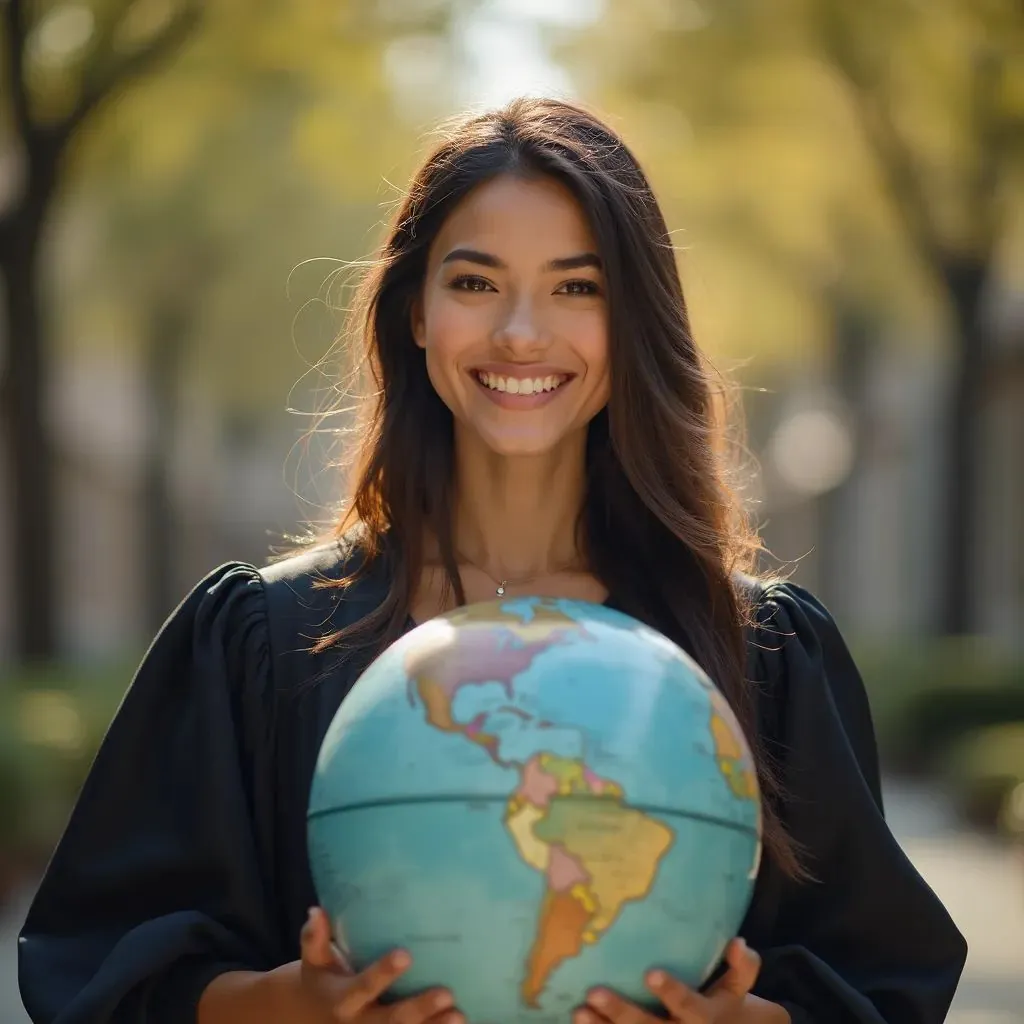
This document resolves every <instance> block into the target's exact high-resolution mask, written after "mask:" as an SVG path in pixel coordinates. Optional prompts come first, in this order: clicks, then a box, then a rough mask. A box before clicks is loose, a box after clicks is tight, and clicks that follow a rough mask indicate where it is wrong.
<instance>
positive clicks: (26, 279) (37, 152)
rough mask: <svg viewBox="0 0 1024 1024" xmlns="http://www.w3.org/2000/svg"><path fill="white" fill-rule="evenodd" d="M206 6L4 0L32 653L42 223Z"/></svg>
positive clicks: (18, 607)
mask: <svg viewBox="0 0 1024 1024" xmlns="http://www.w3.org/2000/svg"><path fill="white" fill-rule="evenodd" d="M200 8H201V4H200V3H199V2H198V0H194V2H182V3H180V4H178V5H170V4H157V3H149V2H143V0H140V2H135V3H128V2H124V0H122V2H108V3H98V2H97V3H94V4H92V5H91V6H87V5H85V4H72V3H35V4H32V3H29V2H27V0H5V3H4V6H3V23H2V30H3V47H2V50H0V52H2V55H3V56H2V60H3V65H2V68H0V73H2V75H3V81H4V82H5V88H4V90H3V91H4V95H5V96H6V97H7V101H6V103H5V107H6V109H5V110H3V112H2V114H0V116H2V117H3V121H2V122H0V126H2V130H3V136H0V147H2V150H0V152H2V155H3V163H4V166H5V169H6V170H7V174H8V175H9V176H10V177H11V178H12V179H13V180H10V181H7V182H4V185H5V186H6V189H5V191H7V192H8V194H9V197H5V198H7V202H6V203H5V204H4V205H3V206H2V208H0V273H2V275H3V281H4V310H5V322H4V324H3V329H2V337H3V339H4V344H5V358H4V365H3V373H2V377H0V411H2V416H3V433H4V444H5V448H6V451H5V459H4V465H5V467H6V469H7V481H6V483H5V488H4V489H5V493H6V498H7V500H8V501H9V503H10V509H11V513H10V522H11V527H10V533H9V537H8V540H7V546H8V550H9V552H10V558H11V561H12V564H13V567H14V570H13V579H12V581H11V593H12V600H11V603H12V606H13V608H14V614H15V617H16V621H15V628H14V636H15V642H16V644H17V647H18V650H17V654H18V655H19V656H20V657H21V658H23V659H26V660H27V659H36V658H45V657H49V656H52V655H53V654H54V653H55V645H56V606H55V602H54V599H53V595H54V593H56V590H57V576H56V567H55V564H54V541H55V537H54V497H53V491H54V481H53V459H52V439H51V438H50V437H49V433H48V429H47V421H46V415H45V409H44V406H45V398H46V391H47V384H48V382H49V369H50V367H49V353H48V350H47V345H46V341H45V324H44V317H43V312H42V308H41V305H42V294H41V260H40V258H41V250H42V239H43V232H44V230H45V228H46V226H47V219H48V216H49V213H50V210H51V207H52V205H53V203H54V200H55V198H56V196H57V193H58V190H59V186H60V178H61V170H62V165H63V162H64V158H65V156H66V153H67V151H68V149H69V147H70V145H71V143H72V141H73V140H74V138H75V137H76V135H78V134H79V133H80V132H81V131H82V130H83V128H84V126H85V125H86V124H87V122H88V121H89V119H90V118H91V117H92V116H93V114H94V111H95V110H96V109H97V107H98V106H99V105H100V104H101V103H102V102H103V101H104V100H105V99H106V98H107V97H109V96H110V95H111V94H112V93H114V92H115V91H116V90H118V89H120V88H122V87H124V86H125V85H126V84H127V83H128V82H129V81H131V80H133V79H135V78H137V77H139V76H140V75H141V74H143V73H145V72H146V71H147V70H149V69H151V68H152V67H154V66H155V65H157V64H158V63H159V62H160V61H161V60H162V59H164V58H165V57H166V56H167V55H168V54H170V53H172V52H173V51H175V50H176V49H178V48H179V47H180V46H181V45H182V43H183V41H184V40H185V39H186V38H187V37H188V36H189V35H190V34H191V33H192V31H193V30H194V29H195V27H196V24H197V22H198V19H199V12H200Z"/></svg>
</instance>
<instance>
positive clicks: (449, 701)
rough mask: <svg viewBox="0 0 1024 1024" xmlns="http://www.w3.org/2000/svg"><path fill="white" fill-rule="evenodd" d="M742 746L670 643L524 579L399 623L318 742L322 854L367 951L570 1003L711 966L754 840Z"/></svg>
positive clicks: (477, 984) (747, 888)
mask: <svg viewBox="0 0 1024 1024" xmlns="http://www.w3.org/2000/svg"><path fill="white" fill-rule="evenodd" d="M760 836H761V810H760V797H759V792H758V787H757V781H756V775H755V772H754V766H753V762H752V759H751V755H750V751H749V749H748V746H747V743H746V741H745V739H744V737H743V734H742V732H741V731H740V728H739V726H738V724H737V721H736V719H735V717H734V716H733V713H732V711H731V709H730V707H729V705H728V704H727V702H726V700H725V698H724V697H723V696H722V695H721V693H720V692H719V691H718V690H717V689H716V688H715V687H714V686H713V685H712V683H711V681H710V680H709V679H708V677H707V676H706V675H705V674H704V673H703V672H702V671H701V669H700V668H699V667H698V666H697V665H696V664H695V663H694V661H693V660H692V659H691V658H690V657H688V656H687V655H686V654H685V653H684V652H683V651H682V650H681V649H680V648H679V647H678V646H676V645H675V644H674V643H672V642H671V641H670V640H668V639H667V638H666V637H665V636H663V635H662V634H660V633H658V632H657V631H655V630H653V629H650V628H648V627H647V626H645V625H643V624H642V623H640V622H638V621H636V620H635V619H633V618H630V617H629V616H626V615H623V614H621V613H619V612H617V611H614V610H612V609H610V608H607V607H605V606H603V605H593V604H588V603H583V602H576V601H567V600H555V599H550V598H515V599H505V600H501V601H495V602H488V603H484V604H476V605H470V606H466V607H462V608H459V609H457V610H455V611H453V612H451V613H450V614H447V615H443V616H440V617H439V618H436V619H433V620H431V621H429V622H426V623H424V624H423V625H420V626H418V627H417V628H415V629H413V630H411V631H410V632H408V633H407V634H406V635H405V636H403V637H402V638H401V639H399V640H398V641H397V642H396V643H394V644H393V645H392V646H390V647H389V648H388V649H387V650H385V651H384V652H383V653H382V654H381V655H380V656H379V657H378V658H377V659H376V660H375V661H374V662H373V663H372V664H371V665H370V666H369V668H368V669H367V670H366V671H365V672H364V673H363V674H362V676H361V677H360V678H359V679H358V681H357V682H356V684H355V686H354V687H353V689H352V690H351V692H350V693H349V695H348V696H347V697H346V699H345V700H344V702H343V703H342V705H341V706H340V708H339V709H338V711H337V713H336V715H335V717H334V720H333V721H332V723H331V725H330V727H329V729H328V731H327V733H326V735H325V737H324V741H323V744H322V746H321V749H320V753H319V758H318V761H317V766H316V771H315V775H314V779H313V784H312V788H311V792H310V800H309V816H308V841H309V855H310V866H311V871H312V875H313V880H314V883H315V886H316V889H317V894H318V897H319V899H320V901H321V904H322V905H323V907H324V908H325V910H326V911H327V914H328V916H329V917H330V919H331V922H332V927H333V930H334V935H335V939H336V942H337V944H338V945H339V947H340V948H341V949H342V951H343V952H344V953H345V954H346V955H347V957H348V958H349V960H350V961H351V962H352V964H353V966H354V967H355V968H356V969H361V968H362V967H364V966H366V965H368V964H369V963H371V962H372V961H374V960H375V959H377V958H378V957H380V956H382V955H384V954H385V953H386V952H388V951H389V950H392V949H395V948H398V947H402V948H405V949H408V950H409V952H410V953H411V954H412V958H413V964H412V967H411V969H410V970H409V971H408V972H407V973H406V974H405V975H403V977H402V978H401V979H400V982H399V984H398V985H397V986H395V988H394V989H393V992H392V995H393V996H394V997H396V998H397V997H402V996H405V995H411V994H413V993H414V992H417V991H421V990H423V989H425V988H428V987H430V986H433V985H445V986H448V987H450V988H451V989H452V991H453V993H454V995H455V999H456V1002H457V1004H458V1006H459V1008H460V1009H461V1010H462V1011H463V1012H464V1013H465V1015H466V1017H467V1018H468V1020H470V1021H472V1022H473V1024H488V1022H490V1024H519V1022H522V1024H527V1022H532V1024H539V1022H547V1021H551V1022H554V1021H558V1022H560V1024H564V1022H565V1021H567V1020H569V1019H570V1014H571V1011H572V1009H573V1007H575V1006H577V1005H579V1003H580V1002H582V1000H583V998H584V996H585V994H586V992H587V990H588V989H589V988H590V987H592V986H594V985H602V986H608V987H611V988H613V989H616V990H618V991H619V992H621V993H622V994H623V995H625V996H626V997H627V998H630V999H632V1000H634V1001H636V1002H639V1003H640V1004H641V1005H643V1006H647V1007H650V1008H653V1005H652V997H651V995H650V993H649V992H648V991H647V989H646V988H645V987H644V983H643V979H644V975H645V973H646V972H647V971H649V970H650V969H652V968H655V967H660V968H663V969H665V970H667V971H669V972H671V973H672V974H673V975H675V976H676V977H678V978H680V979H681V980H683V981H684V982H686V983H687V984H690V985H693V986H697V985H700V984H702V983H703V982H704V981H705V980H706V979H707V978H708V976H709V975H710V974H711V973H712V972H713V971H714V969H715V967H716V966H717V965H718V964H719V962H720V960H721V956H722V953H723V951H724V948H725V946H726V944H727V943H728V941H729V940H730V939H731V938H733V937H734V936H735V935H736V932H737V929H738V927H739V925H740V923H741V921H742V919H743V916H744V914H745V912H746V909H747V906H748V903H749V900H750V897H751V891H752V886H753V881H754V878H755V875H756V873H757V868H758V862H759V857H760V850H761V839H760Z"/></svg>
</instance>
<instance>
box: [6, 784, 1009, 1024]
mask: <svg viewBox="0 0 1024 1024" xmlns="http://www.w3.org/2000/svg"><path fill="white" fill-rule="evenodd" d="M887 801H888V814H889V821H890V824H891V826H892V829H893V831H894V832H895V834H896V836H897V838H898V839H899V840H900V842H901V843H902V844H903V847H904V849H905V850H906V851H907V854H908V856H909V857H910V858H911V859H912V860H913V861H914V863H915V864H916V865H917V868H918V870H919V871H920V872H921V873H922V874H923V875H924V876H925V878H926V879H927V880H928V882H929V883H930V884H931V886H932V888H934V889H935V891H936V892H937V893H938V894H939V896H940V897H941V898H942V900H943V901H944V902H945V904H946V906H947V907H948V908H949V912H950V913H951V914H952V915H953V918H954V919H955V920H956V922H957V924H958V925H959V926H960V928H961V930H962V931H963V932H964V934H965V935H966V936H967V940H968V942H969V943H970V946H971V953H970V957H969V959H968V961H967V970H966V972H965V973H964V978H963V982H962V983H961V986H960V990H959V992H958V993H957V998H956V1002H955V1004H954V1007H953V1010H952V1012H951V1013H950V1015H949V1017H948V1018H947V1024H1024V856H1021V855H1020V854H1019V853H1017V852H1015V851H1013V850H1010V849H1009V848H1007V847H1006V846H1003V845H1001V844H998V843H995V842H993V841H991V840H989V839H986V838H984V837H982V836H978V835H974V834H972V833H965V832H963V831H962V830H961V829H960V828H959V827H958V825H957V822H956V821H955V820H954V819H953V818H952V816H951V815H950V813H949V810H948V808H947V807H946V805H945V804H944V802H943V801H942V799H941V797H940V796H938V795H937V794H936V793H935V792H934V791H932V790H931V789H929V788H927V787H914V786H907V785H905V784H902V783H901V784H898V785H890V786H889V787H888V793H887ZM27 898H28V897H27V894H26V897H25V901H24V902H23V904H22V905H21V906H19V907H17V908H14V909H13V910H11V911H9V912H8V913H7V914H6V915H5V916H2V917H0V1024H28V1016H27V1014H26V1013H25V1012H24V1010H23V1009H22V1008H21V1002H20V1000H19V999H18V995H17V991H18V989H17V977H16V970H15V935H16V932H17V928H18V925H19V923H20V921H21V918H22V916H23V914H24V910H25V905H26V904H27Z"/></svg>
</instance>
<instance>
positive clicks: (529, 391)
mask: <svg viewBox="0 0 1024 1024" xmlns="http://www.w3.org/2000/svg"><path fill="white" fill-rule="evenodd" d="M475 376H476V379H477V381H479V383H480V384H482V385H483V386H484V387H485V388H487V389H488V390H489V391H503V392H505V393H506V394H509V395H539V394H543V393H545V392H548V391H555V390H557V389H558V388H560V387H561V386H562V385H563V384H564V383H565V382H566V381H567V380H569V377H570V375H569V374H567V373H556V374H548V375H547V376H545V377H508V376H505V375H504V374H500V373H489V372H487V371H486V370H476V371H475Z"/></svg>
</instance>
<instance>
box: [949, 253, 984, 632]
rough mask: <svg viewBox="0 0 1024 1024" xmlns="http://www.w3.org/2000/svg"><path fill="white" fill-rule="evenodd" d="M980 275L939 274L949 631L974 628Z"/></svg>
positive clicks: (970, 271)
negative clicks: (949, 342)
mask: <svg viewBox="0 0 1024 1024" xmlns="http://www.w3.org/2000/svg"><path fill="white" fill-rule="evenodd" d="M986 277H987V267H986V266H985V265H984V264H983V263H982V262H980V261H965V262H963V263H961V264H957V265H952V266H950V267H948V268H947V269H946V272H945V279H946V283H947V287H948V289H949V295H950V298H951V301H952V304H953V313H954V324H955V330H956V336H955V338H954V345H955V349H954V356H953V359H954V364H953V375H952V376H953V380H952V392H951V394H950V404H949V411H948V416H947V420H946V431H947V437H946V458H945V462H946V471H945V480H944V481H943V489H944V491H945V494H944V498H945V500H944V505H945V508H944V513H945V532H944V536H943V541H942V551H941V552H940V554H941V556H942V559H943V565H944V567H945V571H944V577H943V594H942V618H941V623H940V624H941V627H942V631H943V632H944V633H946V634H950V635H957V634H963V633H968V632H970V631H971V630H972V629H974V628H975V627H976V626H977V622H976V609H977V594H976V593H975V578H974V573H973V571H972V569H973V563H974V559H975V556H976V552H975V543H976V540H977V534H978V531H977V518H978V515H977V512H978V505H979V493H978V492H979V490H980V488H981V485H982V480H981V473H980V463H979V458H978V456H979V445H980V441H981V413H982V406H983V393H982V392H983V387H984V382H985V365H986V359H987V357H988V345H987V344H986V338H985V328H984V325H983V324H982V323H981V299H982V292H983V289H984V285H985V280H986Z"/></svg>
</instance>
